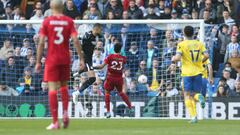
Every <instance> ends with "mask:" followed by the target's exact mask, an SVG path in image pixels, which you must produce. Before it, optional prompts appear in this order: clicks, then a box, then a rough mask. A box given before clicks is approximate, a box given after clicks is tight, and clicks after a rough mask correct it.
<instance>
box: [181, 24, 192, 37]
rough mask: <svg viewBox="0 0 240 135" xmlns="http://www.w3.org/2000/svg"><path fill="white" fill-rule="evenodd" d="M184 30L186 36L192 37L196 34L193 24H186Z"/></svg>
mask: <svg viewBox="0 0 240 135" xmlns="http://www.w3.org/2000/svg"><path fill="white" fill-rule="evenodd" d="M183 32H184V35H185V36H186V37H192V36H193V34H194V29H193V27H192V26H186V27H184V30H183Z"/></svg>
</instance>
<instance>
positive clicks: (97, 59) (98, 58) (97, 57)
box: [93, 41, 106, 80]
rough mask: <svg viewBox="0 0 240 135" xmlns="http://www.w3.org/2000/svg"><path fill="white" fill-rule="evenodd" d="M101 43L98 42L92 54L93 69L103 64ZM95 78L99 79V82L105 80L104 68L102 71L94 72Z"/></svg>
mask: <svg viewBox="0 0 240 135" xmlns="http://www.w3.org/2000/svg"><path fill="white" fill-rule="evenodd" d="M102 44H103V43H102V41H98V42H97V45H96V47H95V50H94V53H93V67H95V66H97V65H101V64H103V63H104V58H105V56H104V54H103V45H102ZM95 74H96V77H98V78H100V79H101V80H104V79H105V75H106V68H104V69H103V70H96V71H95Z"/></svg>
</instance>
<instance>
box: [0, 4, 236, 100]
mask: <svg viewBox="0 0 240 135" xmlns="http://www.w3.org/2000/svg"><path fill="white" fill-rule="evenodd" d="M49 3H50V0H0V19H2V20H42V19H44V18H45V17H47V16H50V15H51V9H49ZM64 6H65V7H64V14H65V15H67V16H69V17H71V18H73V19H75V20H82V19H83V20H98V19H106V20H114V19H123V20H126V19H136V20H138V19H203V20H204V22H205V23H206V28H205V45H206V48H207V49H208V51H209V54H210V61H211V64H212V66H213V71H214V78H215V79H214V80H215V82H214V86H212V87H213V88H214V90H212V91H213V93H214V94H213V96H218V97H222V96H238V95H240V44H239V43H240V33H239V24H240V23H239V22H240V14H239V13H240V2H239V0H231V1H230V0H65V1H64ZM0 21H1V20H0ZM39 28H40V25H38V24H34V25H30V24H26V25H24V24H18V25H13V24H8V25H0V47H1V49H0V67H1V69H0V95H6V96H7V95H8V96H10V95H13V96H18V95H47V93H48V88H47V83H46V82H44V81H42V78H43V70H42V72H41V73H40V74H36V73H35V72H34V65H35V63H36V47H37V45H38V38H39V37H38V34H37V33H38V31H39ZM76 29H77V30H78V33H79V40H81V39H82V38H83V37H84V35H85V33H86V32H89V31H91V30H92V25H89V24H76ZM198 29H199V28H196V33H195V38H198V37H199V32H198ZM182 40H183V36H182V32H181V30H180V29H169V30H161V29H159V28H155V27H152V26H148V25H129V24H124V23H123V24H119V25H117V24H105V25H103V31H102V33H101V36H100V38H99V39H98V41H97V42H96V47H95V50H94V55H93V65H98V64H101V63H103V60H104V58H105V57H106V56H107V55H108V54H110V53H111V51H112V49H113V46H114V44H115V43H117V42H120V43H122V45H123V50H122V54H123V55H125V56H127V65H126V67H125V70H124V79H125V86H124V92H126V93H128V94H130V95H131V94H133V95H148V96H154V95H156V94H160V95H161V96H167V97H171V96H175V95H180V94H181V83H180V82H181V77H180V70H181V69H180V65H178V66H177V67H172V66H170V65H171V57H172V56H173V55H175V53H176V46H177V44H178V43H179V42H181V41H182ZM45 48H46V49H47V44H46V46H45ZM69 51H70V52H71V54H72V57H71V59H72V67H71V72H72V73H71V81H70V83H71V85H70V86H71V88H70V91H69V94H71V92H73V91H75V90H78V89H79V87H80V86H81V84H82V83H83V82H84V80H86V79H87V78H86V77H87V76H86V75H85V74H81V75H79V74H78V69H79V60H78V59H77V58H76V57H75V56H76V53H75V51H74V50H73V49H72V50H69ZM41 63H42V69H44V63H45V57H42V60H41ZM105 74H106V69H105V70H101V71H96V75H97V81H96V82H95V83H94V85H93V86H91V87H89V88H88V89H87V90H86V91H84V93H82V94H89V95H92V96H102V95H104V91H103V87H102V86H103V82H104V79H105ZM112 94H113V95H114V94H116V93H114V92H113V93H112Z"/></svg>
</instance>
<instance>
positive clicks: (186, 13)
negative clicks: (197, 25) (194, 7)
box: [181, 9, 191, 20]
mask: <svg viewBox="0 0 240 135" xmlns="http://www.w3.org/2000/svg"><path fill="white" fill-rule="evenodd" d="M181 18H182V19H184V20H186V19H190V18H191V15H190V14H189V12H188V10H186V9H184V10H183V11H182V16H181Z"/></svg>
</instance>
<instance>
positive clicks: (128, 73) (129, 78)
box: [123, 68, 133, 93]
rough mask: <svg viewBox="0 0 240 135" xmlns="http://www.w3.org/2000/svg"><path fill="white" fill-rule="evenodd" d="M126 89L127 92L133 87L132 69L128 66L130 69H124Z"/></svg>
mask: <svg viewBox="0 0 240 135" xmlns="http://www.w3.org/2000/svg"><path fill="white" fill-rule="evenodd" d="M123 76H124V85H125V86H124V91H125V93H126V92H127V90H128V89H130V87H131V81H132V80H133V78H132V76H131V70H130V69H129V68H128V69H125V71H124V75H123Z"/></svg>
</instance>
